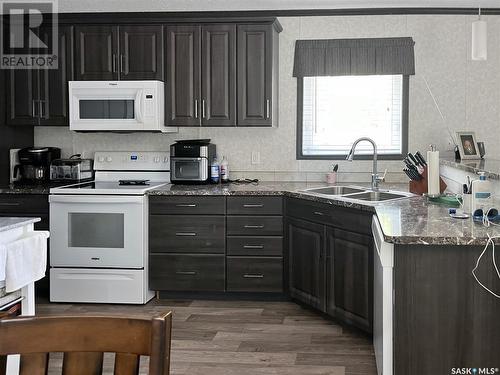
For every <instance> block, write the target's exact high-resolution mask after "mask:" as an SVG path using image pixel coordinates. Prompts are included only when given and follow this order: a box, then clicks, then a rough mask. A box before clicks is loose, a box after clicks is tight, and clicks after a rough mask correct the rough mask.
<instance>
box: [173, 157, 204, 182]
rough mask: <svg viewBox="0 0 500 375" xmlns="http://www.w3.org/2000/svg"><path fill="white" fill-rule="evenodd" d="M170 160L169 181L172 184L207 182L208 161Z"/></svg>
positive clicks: (191, 159) (193, 159) (200, 159)
mask: <svg viewBox="0 0 500 375" xmlns="http://www.w3.org/2000/svg"><path fill="white" fill-rule="evenodd" d="M170 160H171V165H170V179H171V180H172V182H176V181H178V182H182V181H186V182H189V181H207V180H208V177H209V176H208V159H206V158H171V159H170Z"/></svg>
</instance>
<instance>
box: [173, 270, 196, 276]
mask: <svg viewBox="0 0 500 375" xmlns="http://www.w3.org/2000/svg"><path fill="white" fill-rule="evenodd" d="M196 273H197V272H195V271H177V272H176V274H177V275H196Z"/></svg>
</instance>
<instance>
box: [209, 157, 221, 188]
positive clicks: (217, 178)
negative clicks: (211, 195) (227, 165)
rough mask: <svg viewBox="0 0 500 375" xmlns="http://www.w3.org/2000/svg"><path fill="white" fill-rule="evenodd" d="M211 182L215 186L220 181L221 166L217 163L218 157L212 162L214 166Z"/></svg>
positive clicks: (211, 169)
mask: <svg viewBox="0 0 500 375" xmlns="http://www.w3.org/2000/svg"><path fill="white" fill-rule="evenodd" d="M210 181H211V182H212V183H213V184H218V183H219V181H220V166H219V162H218V161H217V156H216V157H214V159H213V160H212V164H210Z"/></svg>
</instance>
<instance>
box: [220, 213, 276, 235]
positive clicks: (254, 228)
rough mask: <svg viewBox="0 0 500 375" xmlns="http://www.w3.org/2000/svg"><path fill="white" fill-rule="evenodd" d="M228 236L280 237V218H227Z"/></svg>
mask: <svg viewBox="0 0 500 375" xmlns="http://www.w3.org/2000/svg"><path fill="white" fill-rule="evenodd" d="M227 234H228V236H281V235H283V217H281V216H228V217H227Z"/></svg>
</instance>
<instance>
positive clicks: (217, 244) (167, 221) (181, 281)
mask: <svg viewBox="0 0 500 375" xmlns="http://www.w3.org/2000/svg"><path fill="white" fill-rule="evenodd" d="M149 202H150V203H149V212H150V219H149V250H150V287H151V288H152V289H154V290H161V291H224V290H226V291H229V292H281V291H282V290H283V216H282V215H283V199H282V198H281V197H261V196H248V197H247V196H238V197H227V198H226V197H221V196H182V197H181V196H172V197H166V196H150V197H149ZM226 214H227V215H226Z"/></svg>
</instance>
